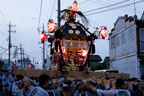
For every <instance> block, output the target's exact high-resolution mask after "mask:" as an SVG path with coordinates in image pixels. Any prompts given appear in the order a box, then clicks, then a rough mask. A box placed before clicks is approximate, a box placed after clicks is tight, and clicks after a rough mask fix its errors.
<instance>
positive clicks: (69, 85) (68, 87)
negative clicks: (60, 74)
mask: <svg viewBox="0 0 144 96" xmlns="http://www.w3.org/2000/svg"><path fill="white" fill-rule="evenodd" d="M63 92H67V93H70V94H73V93H74V85H73V84H72V82H71V81H70V80H66V81H65V82H64V83H63Z"/></svg>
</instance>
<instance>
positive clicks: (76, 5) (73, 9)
mask: <svg viewBox="0 0 144 96" xmlns="http://www.w3.org/2000/svg"><path fill="white" fill-rule="evenodd" d="M71 11H74V12H77V11H78V3H77V2H76V1H74V3H73V4H72V10H71Z"/></svg>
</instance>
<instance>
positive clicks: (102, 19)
mask: <svg viewBox="0 0 144 96" xmlns="http://www.w3.org/2000/svg"><path fill="white" fill-rule="evenodd" d="M73 2H74V0H61V10H62V9H66V8H68V7H69V6H71V5H72V3H73ZM77 2H78V4H79V11H82V12H84V14H85V15H86V17H87V18H88V19H89V21H90V24H89V26H88V27H89V28H90V29H89V31H90V32H91V33H93V32H94V30H95V29H94V27H99V26H106V27H107V29H108V32H109V33H110V32H111V29H112V28H113V27H114V23H115V21H116V20H117V18H118V17H119V16H124V15H125V14H128V16H134V4H132V3H133V2H134V0H77ZM135 2H136V4H135V6H136V15H137V16H138V18H141V15H142V13H143V11H144V6H143V5H144V0H135ZM137 2H138V3H137ZM40 4H41V0H0V19H1V20H0V46H2V47H4V48H6V49H8V41H7V40H8V24H9V22H11V24H12V25H16V27H13V28H12V30H16V33H12V45H13V46H14V45H15V46H18V47H19V45H20V43H21V44H22V45H23V48H24V49H25V52H26V55H29V57H30V59H31V60H32V59H33V58H35V61H36V62H37V61H40V60H41V59H42V58H39V56H42V52H41V51H42V50H41V49H40V48H39V47H42V44H38V42H40V36H39V35H40V34H39V32H38V31H37V28H38V27H42V25H43V23H44V27H45V31H47V21H48V20H49V19H53V20H54V22H55V23H57V0H43V3H42V13H41V18H40V24H38V21H39V13H40ZM126 5H127V6H126ZM93 9H95V11H91V12H88V13H87V12H86V11H90V10H93ZM62 22H63V21H62ZM99 28H100V27H99ZM46 43H48V42H47V41H46ZM95 46H96V54H97V55H100V56H101V57H102V59H104V57H106V56H109V41H108V37H107V38H106V39H104V40H103V39H99V40H95ZM46 47H47V46H46ZM14 49H15V48H14V47H13V48H12V49H11V50H12V53H13V52H14V51H13V50H14ZM3 51H4V50H3V49H0V52H3ZM11 57H12V56H11ZM3 58H5V59H7V58H8V54H7V53H6V54H3ZM18 58H20V55H18ZM12 61H14V59H13V58H12Z"/></svg>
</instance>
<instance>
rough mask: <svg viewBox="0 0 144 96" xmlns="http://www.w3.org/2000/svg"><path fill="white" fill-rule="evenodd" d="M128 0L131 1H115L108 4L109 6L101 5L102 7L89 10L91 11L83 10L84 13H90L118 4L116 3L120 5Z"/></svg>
mask: <svg viewBox="0 0 144 96" xmlns="http://www.w3.org/2000/svg"><path fill="white" fill-rule="evenodd" d="M127 1H129V0H124V1H121V2H118V3H115V4H111V5H107V6H104V7H100V8H96V9H92V10H89V11H85V12H83V13H89V12H92V11H96V10H99V9H104V8H108V7H112V6H116V5H118V4H122V3H125V2H127Z"/></svg>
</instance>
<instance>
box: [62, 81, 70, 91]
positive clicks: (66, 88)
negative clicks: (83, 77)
mask: <svg viewBox="0 0 144 96" xmlns="http://www.w3.org/2000/svg"><path fill="white" fill-rule="evenodd" d="M64 84H67V85H71V84H72V82H71V81H70V80H66V81H65V82H64ZM70 88H71V87H63V91H65V92H68V91H69V90H70Z"/></svg>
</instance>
